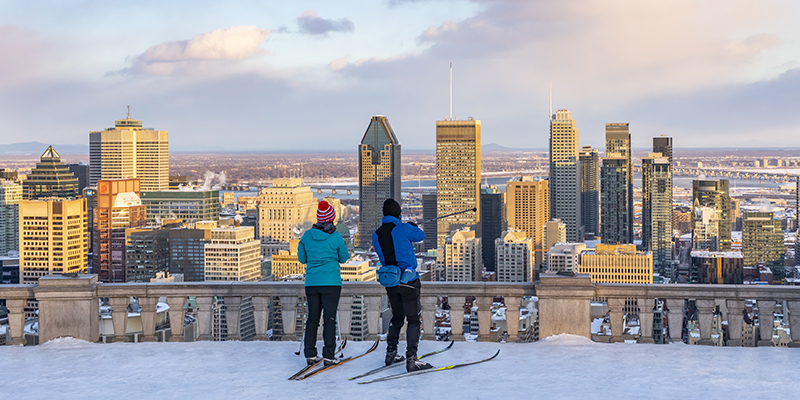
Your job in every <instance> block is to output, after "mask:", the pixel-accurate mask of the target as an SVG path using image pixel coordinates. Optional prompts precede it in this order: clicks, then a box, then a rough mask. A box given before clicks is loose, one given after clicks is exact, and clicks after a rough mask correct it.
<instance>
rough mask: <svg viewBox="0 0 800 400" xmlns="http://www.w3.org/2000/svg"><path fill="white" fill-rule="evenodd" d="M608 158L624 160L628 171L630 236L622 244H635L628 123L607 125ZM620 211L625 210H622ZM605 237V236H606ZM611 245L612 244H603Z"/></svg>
mask: <svg viewBox="0 0 800 400" xmlns="http://www.w3.org/2000/svg"><path fill="white" fill-rule="evenodd" d="M605 156H606V157H616V158H624V159H625V166H624V168H625V169H626V170H627V174H628V175H627V191H628V193H627V195H626V198H627V201H628V202H627V203H626V204H625V205H624V207H625V209H624V211H625V212H626V213H627V216H625V220H626V221H627V224H628V227H627V229H625V231H626V232H627V234H628V239H627V241H620V243H633V163H631V133H630V129H629V124H628V123H612V124H606V154H605ZM619 210H620V211H622V210H623V209H622V208H620V209H619ZM604 236H605V234H604ZM603 243H611V242H603Z"/></svg>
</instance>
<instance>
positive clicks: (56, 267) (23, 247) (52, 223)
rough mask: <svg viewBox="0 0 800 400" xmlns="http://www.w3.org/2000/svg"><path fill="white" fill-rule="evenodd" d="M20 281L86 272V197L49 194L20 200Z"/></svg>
mask: <svg viewBox="0 0 800 400" xmlns="http://www.w3.org/2000/svg"><path fill="white" fill-rule="evenodd" d="M19 236H20V241H19V244H20V248H19V266H20V275H21V278H22V279H21V280H22V282H21V283H36V282H37V281H38V280H39V278H41V277H43V276H46V275H52V274H66V273H73V272H78V273H85V272H87V252H88V249H89V243H88V238H87V231H86V199H74V200H70V199H62V198H54V197H48V198H43V199H39V200H23V201H21V202H20V203H19Z"/></svg>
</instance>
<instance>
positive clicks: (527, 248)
mask: <svg viewBox="0 0 800 400" xmlns="http://www.w3.org/2000/svg"><path fill="white" fill-rule="evenodd" d="M494 247H495V249H496V251H497V260H496V261H497V269H496V272H495V276H496V277H497V282H533V281H534V278H535V276H536V266H535V265H534V260H533V241H532V240H531V238H529V237H527V235H525V232H522V231H517V230H514V229H510V230H508V231H505V232H503V234H502V236H501V237H499V238H497V239H496V240H495V243H494ZM484 261H486V259H485V258H484Z"/></svg>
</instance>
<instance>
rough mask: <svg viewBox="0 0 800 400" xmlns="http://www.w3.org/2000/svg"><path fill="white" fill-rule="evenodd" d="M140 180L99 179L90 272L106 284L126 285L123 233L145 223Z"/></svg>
mask: <svg viewBox="0 0 800 400" xmlns="http://www.w3.org/2000/svg"><path fill="white" fill-rule="evenodd" d="M139 188H140V186H139V179H119V180H100V181H98V182H97V206H96V207H95V208H94V218H93V220H94V227H93V229H92V241H93V242H94V243H93V245H92V248H93V255H92V273H95V274H97V275H98V277H97V279H98V280H99V281H100V282H105V283H123V282H125V274H126V268H125V262H126V258H125V242H126V237H125V231H126V230H127V229H128V228H139V227H142V226H144V225H145V224H146V218H147V208H146V207H145V206H144V205H142V200H141V199H140V198H139V193H140V192H139Z"/></svg>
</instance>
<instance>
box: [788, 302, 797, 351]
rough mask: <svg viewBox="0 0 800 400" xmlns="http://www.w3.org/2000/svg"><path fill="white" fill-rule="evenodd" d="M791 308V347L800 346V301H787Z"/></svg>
mask: <svg viewBox="0 0 800 400" xmlns="http://www.w3.org/2000/svg"><path fill="white" fill-rule="evenodd" d="M786 304H787V308H788V309H789V333H790V335H791V338H792V341H791V342H789V347H800V301H792V300H790V301H787V302H786Z"/></svg>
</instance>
